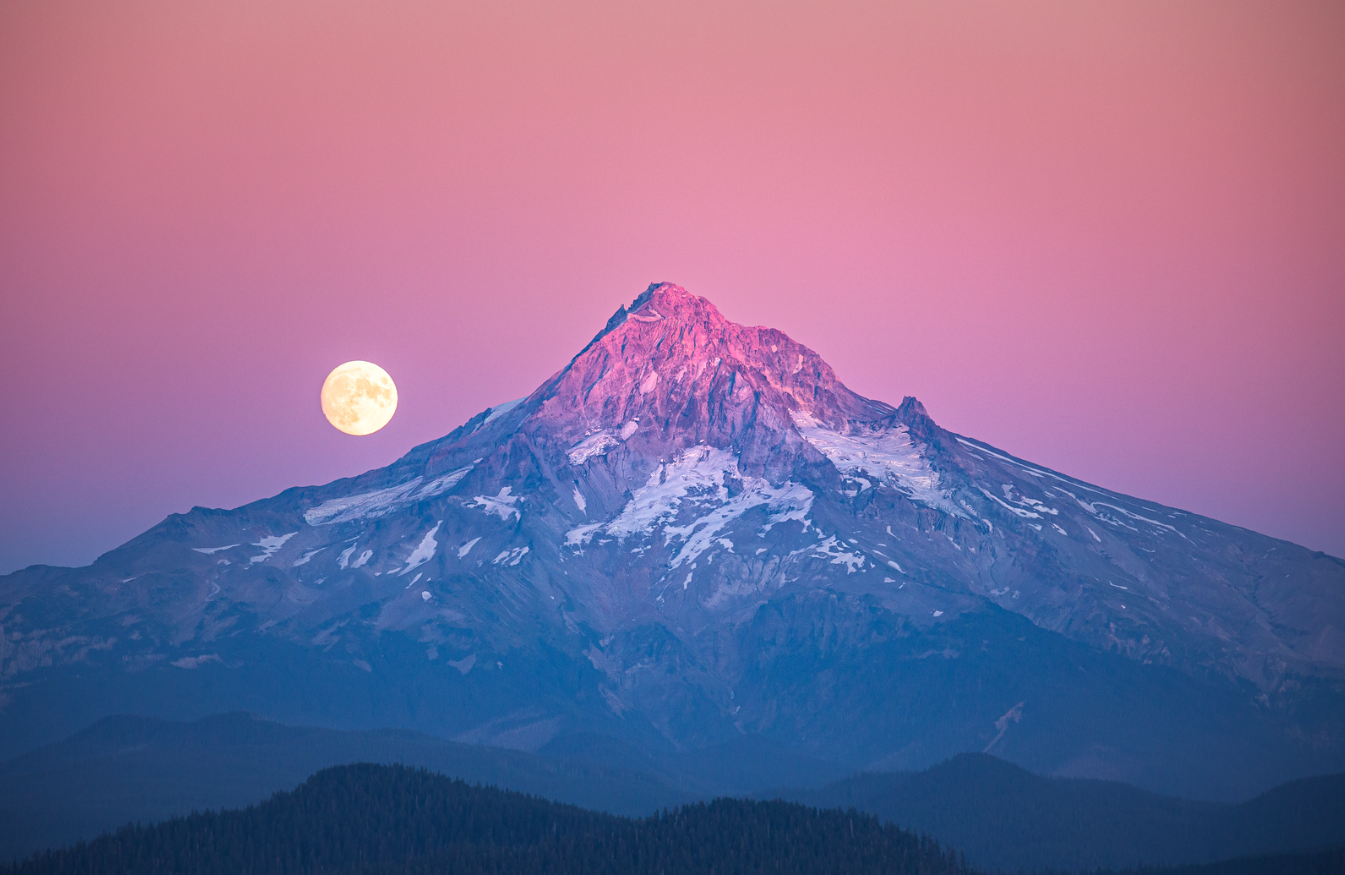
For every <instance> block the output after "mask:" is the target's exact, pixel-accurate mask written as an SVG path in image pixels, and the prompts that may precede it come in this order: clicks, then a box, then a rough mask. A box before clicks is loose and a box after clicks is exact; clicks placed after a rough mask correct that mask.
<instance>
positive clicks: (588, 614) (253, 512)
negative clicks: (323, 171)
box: [0, 284, 1345, 798]
mask: <svg viewBox="0 0 1345 875" xmlns="http://www.w3.org/2000/svg"><path fill="white" fill-rule="evenodd" d="M1137 439H1141V438H1140V436H1139V435H1137ZM0 624H2V628H3V629H4V635H3V636H0V647H2V648H3V650H0V661H2V664H3V670H2V673H3V678H4V682H5V685H6V686H5V688H4V690H3V692H0V695H4V696H6V697H8V699H9V704H8V705H7V706H6V707H5V710H4V711H3V712H0V729H3V732H0V740H2V741H4V742H5V744H6V745H7V749H6V750H7V752H9V753H15V752H18V751H19V750H22V749H25V748H26V747H31V746H33V745H35V744H38V743H41V742H42V741H44V740H49V739H50V738H51V737H53V736H54V735H59V734H65V733H68V732H71V731H74V730H75V729H77V728H79V727H81V726H83V725H86V724H87V723H88V722H90V721H91V720H92V719H95V718H96V717H98V716H101V714H106V713H115V712H126V711H135V712H141V713H149V714H159V715H162V716H171V717H192V716H200V715H202V714H207V713H212V712H218V711H223V710H232V709H244V710H249V711H254V712H257V713H261V714H264V715H267V716H272V717H276V718H278V719H283V720H290V721H292V722H307V723H311V722H319V723H325V724H327V725H333V726H347V727H359V726H377V725H398V726H406V727H410V728H417V729H421V730H423V731H427V732H430V733H433V734H437V735H441V736H444V737H450V738H455V739H458V740H460V741H465V742H481V743H491V744H497V745H505V746H511V747H519V748H524V749H537V748H538V747H541V746H542V745H544V744H547V743H548V742H550V741H552V740H553V739H557V738H561V737H564V736H566V735H572V734H575V733H583V732H594V733H598V734H602V735H608V736H613V737H620V738H626V739H629V740H630V741H633V742H635V743H638V744H640V745H642V746H644V747H647V748H649V749H658V748H659V747H660V746H662V747H663V748H666V749H671V750H694V749H696V748H700V747H704V746H707V745H710V744H715V743H720V742H724V741H727V740H730V739H732V738H734V737H735V736H739V735H743V734H759V735H764V736H768V737H771V738H774V739H777V740H779V741H781V742H783V743H785V744H787V745H789V746H791V747H797V748H802V749H804V750H808V751H811V752H812V753H813V754H814V755H817V756H819V757H821V758H823V759H829V760H836V759H839V760H841V761H843V762H845V763H847V764H849V765H852V766H855V767H868V768H916V767H921V766H924V765H929V764H931V763H934V762H938V761H939V760H941V759H943V758H946V757H948V756H951V755H952V754H955V753H957V752H959V751H966V750H986V751H989V752H992V753H995V754H997V755H999V756H1003V757H1006V758H1008V759H1011V760H1014V761H1016V762H1019V763H1022V764H1023V765H1025V766H1028V767H1029V768H1032V769H1033V770H1035V771H1040V772H1045V773H1053V774H1072V775H1088V776H1095V777H1109V778H1117V779H1124V780H1130V781H1134V782H1136V783H1140V784H1141V785H1144V786H1147V787H1151V788H1153V789H1157V790H1162V791H1165V792H1173V793H1180V794H1184V795H1192V796H1204V797H1222V798H1230V797H1238V796H1245V795H1248V794H1250V793H1252V792H1254V791H1256V790H1259V789H1264V788H1265V787H1268V786H1270V785H1272V784H1274V783H1277V782H1279V781H1282V780H1285V779H1288V778H1292V777H1296V776H1299V775H1306V774H1312V773H1314V772H1320V771H1324V770H1331V769H1338V768H1342V767H1345V693H1342V689H1343V688H1342V678H1343V677H1345V564H1342V563H1341V562H1340V561H1339V560H1336V559H1333V558H1331V557H1327V556H1324V555H1322V554H1315V553H1311V552H1309V551H1307V550H1305V549H1303V548H1301V547H1297V546H1295V545H1292V544H1288V543H1286V542H1283V541H1276V540H1274V539H1271V538H1267V537H1264V536H1261V535H1257V534H1255V533H1252V532H1248V531H1246V530H1243V529H1239V528H1236V527H1233V526H1227V525H1224V524H1221V523H1218V522H1215V521H1213V520H1209V519H1206V518H1203V517H1199V516H1196V515H1193V514H1188V513H1185V512H1182V511H1177V510H1173V509H1170V508H1165V507H1162V506H1160V505H1156V504H1153V503H1151V502H1145V501H1141V500H1138V499H1134V498H1130V497H1127V496H1122V495H1118V494H1115V493H1112V492H1109V491H1107V490H1103V489H1100V488H1098V487H1095V486H1092V485H1089V484H1086V483H1083V482H1081V481H1078V480H1075V479H1073V478H1070V477H1067V476H1065V475H1062V474H1058V473H1057V472H1053V471H1049V470H1047V469H1044V468H1041V467H1040V466H1036V465H1032V464H1030V463H1028V462H1024V461H1022V460H1019V459H1015V458H1013V457H1012V456H1010V455H1008V454H1006V453H1003V452H1001V451H999V450H996V449H994V448H993V447H990V446H988V445H986V444H984V443H983V442H979V441H976V440H972V439H970V438H964V437H961V436H958V435H954V434H952V433H950V432H948V431H946V430H944V429H942V428H940V427H939V426H938V425H937V424H936V423H935V422H934V421H933V420H932V419H931V418H930V417H929V415H928V414H927V412H926V411H925V409H924V407H923V406H922V405H921V404H920V403H919V402H918V401H916V400H915V399H913V398H907V399H905V400H904V401H903V402H902V403H901V404H900V405H899V406H897V407H892V406H890V405H887V404H884V403H882V402H878V401H872V400H869V399H865V398H862V397H860V396H858V395H856V394H854V393H853V392H850V391H849V390H848V389H847V388H846V387H845V386H844V385H843V384H842V383H841V382H840V381H839V380H838V379H837V377H836V375H835V374H834V373H833V372H832V370H831V368H830V367H829V366H827V365H826V363H825V362H823V361H822V360H821V359H820V358H819V357H818V356H817V355H816V354H815V353H813V352H812V351H811V350H808V349H807V348H806V347H803V346H801V345H800V344H797V343H795V342H794V341H792V340H791V339H789V338H788V337H786V336H785V335H783V334H781V333H780V332H778V331H774V330H771V329H765V328H748V327H743V326H739V325H735V324H733V323H731V322H729V321H728V320H726V319H724V318H723V317H722V316H721V315H720V314H719V313H718V311H717V310H715V308H714V307H713V306H712V305H711V304H709V302H707V301H705V300H704V299H701V298H698V297H695V296H693V295H690V294H689V293H687V292H686V291H684V290H682V289H680V288H678V287H676V286H672V285H668V284H662V285H656V286H651V287H650V288H649V289H648V290H647V291H646V292H645V293H644V294H642V295H640V296H639V297H638V298H637V299H636V300H635V301H634V302H633V303H632V305H631V306H630V307H629V308H622V309H620V310H618V312H617V313H616V315H614V316H613V317H612V319H611V320H609V322H608V324H607V325H606V327H605V328H604V329H603V330H602V331H601V332H599V334H598V335H597V336H596V337H595V338H594V340H593V341H592V342H591V343H590V344H589V345H588V346H587V347H586V348H585V349H584V350H582V351H581V352H580V353H579V355H577V356H576V357H575V358H574V359H573V360H572V361H571V362H570V363H569V364H568V365H567V366H566V367H564V368H563V369H562V370H561V371H560V372H558V373H557V374H556V375H555V376H554V377H552V378H551V379H550V380H548V381H547V382H546V383H544V384H543V385H542V386H541V387H539V388H538V389H537V390H536V391H535V392H533V393H532V394H531V395H529V396H527V397H526V398H523V399H520V400H519V401H517V402H512V403H510V404H507V405H500V406H499V407H496V408H492V409H491V410H488V411H485V412H483V413H482V414H480V415H478V416H476V417H474V418H473V419H472V420H470V421H469V422H467V423H466V424H464V425H463V426H462V427H460V428H458V429H456V430H454V431H453V432H452V433H450V434H449V435H447V436H446V437H444V438H443V439H441V440H438V441H433V442H431V443H429V444H425V445H422V446H420V447H416V448H415V449H413V450H412V451H411V452H409V453H408V454H407V455H406V456H405V457H403V458H402V459H400V460H398V461H397V462H396V463H394V464H393V465H390V466H388V467H387V468H383V469H378V470H375V471H371V472H368V473H367V474H364V475H361V476H360V477H356V478H352V479H349V480H342V481H337V482H335V483H331V484H328V485H326V486H319V487H305V488H298V489H291V490H287V491H286V492H283V493H281V494H280V495H278V496H276V497H274V498H271V499H266V500H264V501H259V502H256V503H254V504H250V505H247V506H244V507H241V508H238V509H236V510H231V511H223V510H208V509H204V508H196V509H194V510H192V511H191V512H190V513H187V514H182V515H174V516H172V517H170V518H169V519H167V520H166V521H165V522H164V523H162V524H160V525H159V526H156V527H155V528H153V529H151V530H150V531H148V532H146V533H145V534H144V535H141V536H140V537H138V538H136V539H134V540H132V541H131V542H129V543H128V544H126V545H124V546H123V547H120V548H118V549H116V550H114V551H112V552H110V553H108V554H106V555H104V556H102V557H100V558H99V560H98V561H97V562H95V563H94V564H93V565H92V566H89V567H88V568H84V569H74V570H59V569H41V568H37V569H28V570H26V571H24V572H19V573H17V574H14V575H9V576H7V577H5V578H3V579H0ZM4 752H6V751H0V753H4ZM1230 763H1232V764H1235V765H1233V766H1231V767H1230Z"/></svg>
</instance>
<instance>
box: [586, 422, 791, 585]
mask: <svg viewBox="0 0 1345 875" xmlns="http://www.w3.org/2000/svg"><path fill="white" fill-rule="evenodd" d="M735 480H736V481H739V482H740V483H741V484H742V489H741V490H740V491H738V494H737V495H734V496H732V497H730V495H729V488H728V484H729V482H731V481H735ZM812 501H813V493H812V491H811V490H809V489H808V488H807V487H805V486H802V485H800V484H797V483H793V482H790V481H786V482H785V483H784V484H783V485H781V486H773V485H771V483H770V482H769V481H767V480H764V479H761V478H757V477H744V476H741V475H740V474H739V472H738V459H737V457H736V456H734V455H733V454H731V453H729V452H728V451H726V450H722V449H719V448H718V447H707V446H699V447H693V448H691V449H688V450H684V451H683V452H682V453H681V454H679V455H678V457H677V458H676V459H674V460H673V461H672V462H666V463H663V464H660V465H659V467H658V469H657V470H655V471H654V472H652V473H651V474H650V475H649V479H648V481H647V482H646V483H645V485H644V486H642V487H640V488H639V489H637V490H636V491H635V492H634V494H633V495H632V496H631V499H630V501H629V502H627V503H626V506H625V507H624V508H622V510H621V513H620V514H618V515H617V517H616V519H614V520H612V521H611V522H610V523H606V524H596V525H592V526H580V527H578V528H577V529H573V530H571V531H570V532H569V533H568V534H567V535H566V543H567V544H568V545H570V546H574V545H576V544H583V543H586V542H587V541H588V539H589V538H591V537H592V536H593V534H594V533H595V532H596V531H597V530H599V529H602V530H604V531H606V532H607V534H609V535H614V536H615V537H617V538H618V539H623V540H624V539H625V538H627V537H630V536H632V535H635V534H653V532H654V530H655V529H656V528H658V527H660V526H664V543H665V544H668V543H670V542H671V541H672V540H673V539H674V538H677V539H679V540H681V541H683V542H684V543H683V546H682V549H681V550H679V551H678V553H677V555H676V556H674V557H673V560H672V561H671V562H670V563H669V565H670V567H672V568H677V567H678V566H680V565H682V564H684V563H686V562H691V561H693V560H695V558H696V557H697V556H700V555H701V554H702V553H704V552H705V551H706V550H708V549H710V547H712V546H714V544H715V543H716V542H717V541H719V540H720V535H719V533H720V532H721V531H722V530H723V528H724V527H725V526H726V525H728V524H729V523H730V522H732V521H733V520H735V519H738V518H739V517H741V516H742V515H743V514H745V513H746V512H747V511H748V510H750V509H751V508H754V507H765V508H766V509H767V510H770V511H773V512H774V513H773V514H772V515H771V517H769V518H768V520H767V525H766V528H767V529H769V528H770V527H771V526H774V525H779V524H780V523H781V522H784V521H785V520H787V519H797V520H801V521H803V522H804V524H805V526H804V527H805V529H806V528H807V521H806V519H805V515H806V514H807V513H808V510H809V509H810V508H811V507H812ZM684 505H685V506H686V508H687V509H695V510H702V509H706V508H708V512H706V513H702V514H699V515H698V516H696V517H694V518H693V519H691V520H690V521H689V522H687V523H686V524H685V525H681V526H672V525H667V524H668V523H671V522H673V521H674V520H675V519H676V518H677V517H678V516H679V515H680V514H681V513H682V511H683V507H684Z"/></svg>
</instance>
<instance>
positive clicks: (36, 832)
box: [0, 714, 766, 860]
mask: <svg viewBox="0 0 1345 875" xmlns="http://www.w3.org/2000/svg"><path fill="white" fill-rule="evenodd" d="M355 762H377V763H404V764H407V765H413V766H423V767H425V768H428V769H431V770H433V771H436V772H440V773H443V774H446V775H450V776H453V777H457V778H462V779H464V780H467V781H470V782H473V783H482V784H492V785H496V786H501V787H508V788H511V789H514V790H519V791H522V792H527V793H532V794H535V795H537V796H541V797H545V798H549V799H557V800H562V801H565V802H570V803H574V804H576V805H582V806H584V807H586V808H591V809H594V810H601V811H610V812H614V813H620V814H648V813H650V812H652V811H655V810H657V809H659V808H662V807H668V806H673V805H676V804H679V803H682V802H686V801H690V800H691V799H692V798H694V797H693V796H692V795H691V794H688V793H685V792H682V791H679V790H676V789H674V788H672V787H671V786H669V785H667V784H666V783H664V781H663V780H662V779H661V778H660V777H658V776H657V775H655V774H654V773H653V772H652V771H648V770H647V771H644V772H640V771H636V770H633V769H626V768H622V767H621V766H619V765H616V766H607V765H602V764H600V763H596V762H592V761H589V762H558V761H555V760H550V759H547V758H544V757H540V756H537V755H535V754H530V753H526V752H523V751H514V750H504V749H502V748H494V747H485V746H481V745H470V744H458V743H455V742H451V741H445V740H443V739H440V738H433V737H431V736H428V735H423V734H421V733H418V732H410V731H406V730H394V729H384V730H372V731H340V730H332V729H315V728H311V727H295V726H284V725H282V724H279V723H273V722H271V721H267V720H261V719H258V718H256V717H253V716H251V715H248V714H224V715H219V716H215V717H207V718H205V719H202V720H197V721H194V722H191V723H178V722H173V721H169V720H156V719H152V718H147V717H109V718H107V719H105V720H100V721H99V722H98V723H96V724H94V725H93V726H91V727H89V728H88V729H86V730H84V731H83V732H80V733H78V734H77V735H75V736H73V737H71V738H69V739H66V740H65V741H61V742H58V743H56V744H52V745H48V746H47V747H44V748H40V749H38V750H36V751H32V752H30V753H27V754H24V755H22V756H19V757H16V758H15V759H13V760H10V761H9V762H6V763H3V764H0V860H12V859H14V858H15V857H17V856H24V855H27V854H30V853H32V852H34V851H37V850H42V849H44V848H49V847H57V846H60V845H65V844H69V843H71V842H74V841H76V840H78V839H87V838H92V837H93V836H96V835H98V834H99V833H101V832H103V831H105V830H110V829H115V828H117V827H119V826H121V825H122V824H125V823H127V822H129V821H135V820H139V821H145V822H148V821H152V820H160V819H164V818H168V817H171V816H173V815H181V814H187V813H189V812H191V811H193V810H204V809H207V808H224V807H241V806H244V805H249V804H252V803H254V802H256V801H257V800H259V799H265V798H266V797H267V796H269V795H270V794H272V793H274V792H276V791H278V790H288V789H291V788H293V787H295V786H296V785H298V784H299V783H300V782H301V781H303V780H304V779H305V778H307V777H308V776H309V775H311V774H313V773H314V772H316V771H317V770H319V769H321V768H324V767H327V766H333V765H344V764H348V763H355ZM764 786H766V785H762V787H764Z"/></svg>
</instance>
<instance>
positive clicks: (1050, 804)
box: [783, 754, 1345, 870]
mask: <svg viewBox="0 0 1345 875" xmlns="http://www.w3.org/2000/svg"><path fill="white" fill-rule="evenodd" d="M783 795H784V796H785V797H786V798H788V799H792V800H795V801H799V802H803V803H805V804H809V805H815V806H819V807H837V806H840V807H849V806H854V807H855V808H857V809H859V810H861V811H866V812H869V813H872V814H876V815H877V816H879V817H880V818H882V819H883V820H886V821H889V822H892V823H896V824H899V825H901V826H902V827H904V828H907V829H914V830H918V831H920V832H925V833H928V834H930V835H932V836H935V837H936V838H938V839H939V840H940V841H942V842H946V843H947V844H949V845H952V846H953V847H956V848H958V849H959V850H960V851H962V852H963V853H964V854H966V855H967V859H968V860H969V861H971V862H972V863H973V864H975V865H978V866H984V867H987V868H1002V869H1006V870H1017V869H1020V868H1022V869H1045V868H1055V869H1066V870H1078V869H1084V868H1092V867H1104V866H1108V867H1120V866H1129V865H1138V864H1140V863H1150V864H1187V863H1205V862H1211V861H1215V860H1226V859H1228V858H1231V857H1236V856H1239V855H1250V854H1272V853H1283V852H1286V851H1297V850H1307V849H1315V848H1322V847H1326V846H1328V845H1332V844H1336V843H1345V775H1329V776H1325V777H1320V778H1308V779H1303V780H1299V781H1291V782H1289V783H1287V784H1284V785H1282V786H1280V787H1277V788H1275V789H1274V790H1271V791H1269V792H1267V793H1264V794H1262V795H1260V796H1258V797H1256V798H1254V799H1252V800H1250V801H1248V802H1244V803H1242V804H1239V805H1224V804H1216V803H1210V802H1193V801H1190V800H1185V799H1177V798H1174V797H1170V796H1162V795H1159V794H1156V793H1149V792H1147V791H1144V790H1140V789H1138V788H1136V787H1133V786H1130V785H1128V784H1121V783H1117V782H1112V781H1095V780H1080V779H1070V778H1044V777H1041V776H1039V775H1034V774H1032V773H1030V772H1027V771H1025V770H1023V769H1021V768H1019V767H1018V766H1015V765H1013V764H1011V763H1007V762H1004V761H1003V760H1000V759H997V758H995V757H992V756H989V755H986V754H961V755H959V756H956V757H953V758H952V759H950V760H948V761H947V762H944V763H942V764H940V765H937V766H935V767H933V768H931V769H928V770H927V771H924V772H896V773H887V774H863V775H856V776H854V777H852V778H848V779H846V780H842V781H839V782H837V783H834V784H831V785H828V786H827V787H824V788H822V789H820V790H815V791H802V792H797V791H796V792H787V793H785V794H783Z"/></svg>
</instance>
